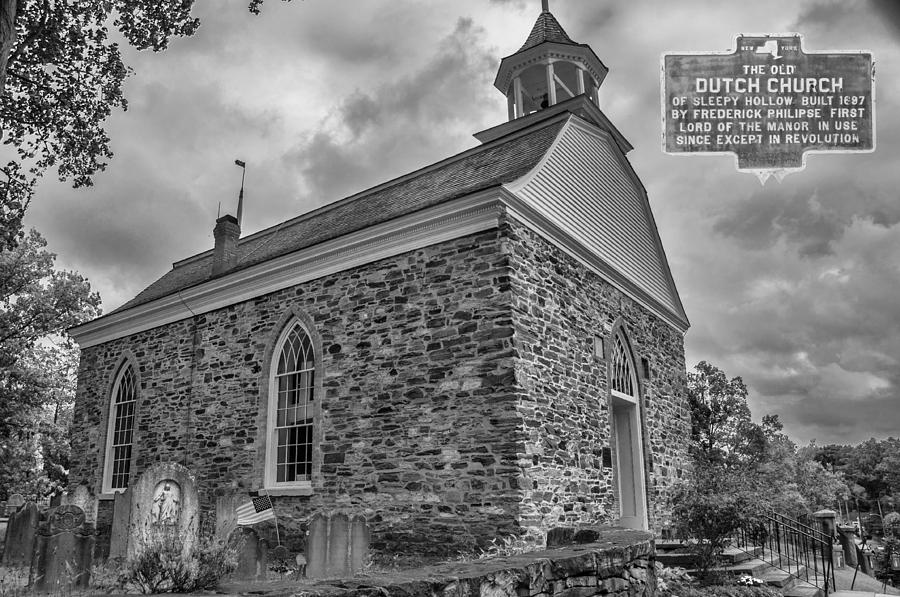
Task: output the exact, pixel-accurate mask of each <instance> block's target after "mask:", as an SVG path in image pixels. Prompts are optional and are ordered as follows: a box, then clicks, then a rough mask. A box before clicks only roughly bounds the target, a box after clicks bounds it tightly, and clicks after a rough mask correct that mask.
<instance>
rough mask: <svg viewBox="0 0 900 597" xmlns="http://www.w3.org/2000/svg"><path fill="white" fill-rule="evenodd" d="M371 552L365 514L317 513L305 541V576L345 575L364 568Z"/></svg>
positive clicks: (310, 523) (310, 524)
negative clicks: (349, 515)
mask: <svg viewBox="0 0 900 597" xmlns="http://www.w3.org/2000/svg"><path fill="white" fill-rule="evenodd" d="M368 552H369V528H368V525H367V524H366V520H365V518H363V517H362V516H354V517H353V519H352V520H350V519H349V518H348V517H347V515H346V514H341V513H337V514H332V515H330V516H325V515H324V514H316V515H315V516H313V517H312V519H311V520H310V522H309V537H308V538H307V542H306V562H307V565H306V576H307V577H309V578H327V577H346V576H350V575H351V574H353V573H355V572H357V571H359V570H362V569H363V567H364V566H365V562H366V557H367V555H368Z"/></svg>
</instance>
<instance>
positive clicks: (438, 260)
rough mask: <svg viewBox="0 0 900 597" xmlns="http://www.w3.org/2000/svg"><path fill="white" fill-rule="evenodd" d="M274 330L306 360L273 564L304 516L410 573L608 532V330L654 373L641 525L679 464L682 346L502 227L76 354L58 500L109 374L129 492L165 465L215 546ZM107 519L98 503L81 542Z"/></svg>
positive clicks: (254, 477)
mask: <svg viewBox="0 0 900 597" xmlns="http://www.w3.org/2000/svg"><path fill="white" fill-rule="evenodd" d="M293 317H298V318H300V319H301V321H303V322H304V324H306V326H307V327H308V329H309V331H310V332H311V335H312V338H313V342H314V344H315V350H316V354H317V359H318V360H319V361H320V362H321V368H320V369H319V370H318V371H319V373H320V374H319V379H318V382H319V383H320V384H321V386H320V388H319V390H318V393H317V394H316V398H315V400H316V402H317V404H318V406H317V408H318V412H317V415H316V422H315V428H316V432H315V433H316V435H315V444H316V450H315V452H314V454H315V456H314V462H313V480H312V484H313V491H312V495H306V496H304V495H278V496H276V497H274V498H273V502H274V504H275V509H276V512H277V514H278V516H279V522H280V524H281V526H282V529H283V530H282V537H283V538H286V539H287V544H288V547H289V548H291V549H292V550H293V551H294V552H300V551H303V549H304V547H305V541H306V539H305V532H306V531H307V521H309V520H310V519H311V518H312V516H313V515H315V514H317V513H324V514H329V513H333V512H341V513H343V514H346V515H347V516H350V517H354V516H363V517H364V518H365V519H366V521H367V524H368V526H369V528H370V529H371V531H372V538H371V544H370V546H371V548H372V550H373V551H376V552H381V551H391V552H393V553H412V554H417V555H422V556H429V555H447V554H452V553H457V552H471V551H473V549H475V548H476V547H485V546H486V545H487V543H488V542H489V541H490V540H491V539H494V538H497V537H508V536H510V535H521V534H527V535H529V537H530V538H531V540H532V541H533V542H535V543H540V542H542V541H543V537H544V534H545V533H546V532H547V530H549V529H550V528H552V527H556V526H561V525H577V524H578V523H594V524H596V523H598V522H604V521H609V520H613V519H615V518H617V517H618V509H617V505H616V503H615V499H616V498H615V494H616V492H615V491H614V488H613V478H612V469H610V468H604V466H603V450H604V448H608V447H609V435H610V431H609V422H608V420H607V416H608V412H609V405H608V403H607V401H608V391H607V383H606V366H607V365H606V363H605V362H604V361H603V360H602V359H600V360H598V359H595V358H594V356H593V341H594V337H595V336H596V335H601V336H605V337H606V338H607V340H608V339H609V333H610V330H611V326H612V325H613V323H614V322H617V321H622V322H623V323H624V325H625V327H626V329H627V331H628V335H629V339H630V340H631V343H632V346H633V347H634V350H635V352H636V354H637V355H638V356H639V357H645V358H647V359H649V361H650V363H651V367H652V369H653V375H652V377H651V379H649V380H645V381H644V382H643V383H644V389H643V396H644V404H643V415H644V421H643V424H644V439H645V443H646V444H647V447H648V449H647V455H648V457H647V463H646V469H647V474H648V477H649V481H648V484H647V486H648V493H649V501H650V504H651V509H650V517H651V522H652V524H653V525H654V526H655V527H657V528H658V527H659V526H661V523H660V521H662V520H663V519H664V517H665V512H664V511H663V510H661V507H662V504H663V503H664V502H665V499H666V497H667V492H668V489H669V487H670V486H671V484H672V482H673V481H674V480H675V479H677V478H678V476H680V474H681V473H682V471H683V469H684V467H685V463H686V454H685V447H684V441H683V438H685V437H687V433H688V431H689V416H688V412H687V409H686V407H685V403H684V392H683V383H684V373H685V369H684V350H683V344H682V336H681V334H680V333H679V332H677V331H676V330H674V329H673V328H671V326H669V325H668V324H666V323H664V322H663V321H662V320H660V319H659V318H658V317H656V316H654V315H653V314H652V313H650V312H649V311H647V310H646V309H644V308H643V307H641V306H640V305H638V304H637V303H635V302H634V301H632V300H631V299H629V298H628V297H626V296H625V295H623V294H622V293H621V292H619V291H618V290H616V289H615V288H614V287H612V286H611V285H610V284H608V283H607V282H605V281H604V280H602V279H601V278H599V277H598V276H596V275H594V274H593V273H591V272H589V271H587V270H586V269H585V268H583V267H582V266H581V265H580V264H578V263H577V262H576V261H574V260H573V259H572V258H570V257H569V256H568V255H567V254H565V253H563V252H562V251H560V250H558V249H556V248H555V247H554V246H553V245H550V244H549V243H547V242H546V241H544V240H543V239H542V238H541V237H539V236H537V235H536V234H534V233H533V232H531V231H530V230H529V229H527V228H526V227H525V226H524V225H522V224H520V223H519V222H517V221H516V220H514V219H509V220H508V221H507V222H505V223H504V224H503V225H502V226H501V227H500V228H499V229H495V230H490V231H486V232H483V233H479V234H474V235H470V236H467V237H464V238H460V239H456V240H453V241H446V242H443V243H441V244H438V245H433V246H430V247H427V248H424V249H420V250H416V251H412V252H410V253H406V254H403V255H399V256H396V257H392V258H388V259H384V260H381V261H379V262H376V263H372V264H368V265H365V266H360V267H357V268H354V269H351V270H348V271H344V272H339V273H335V274H332V275H328V276H325V277H322V278H319V279H317V280H313V281H310V282H306V283H304V284H301V285H298V286H295V287H292V288H288V289H285V290H282V291H279V292H275V293H271V294H269V295H266V296H263V297H259V298H256V299H253V300H249V301H246V302H244V303H240V304H237V305H233V306H230V307H227V308H223V309H220V310H217V311H214V312H210V313H205V314H201V315H198V316H195V317H193V318H190V319H187V320H183V321H179V322H175V323H172V324H168V325H165V326H161V327H159V328H155V329H152V330H148V331H145V332H141V333H137V334H134V335H132V336H129V337H126V338H121V339H118V340H115V341H111V342H108V343H105V344H102V345H98V346H94V347H90V348H87V349H85V350H83V351H82V357H81V365H80V368H79V378H78V393H77V398H76V411H75V420H74V428H73V434H72V435H73V455H74V456H73V459H72V460H73V466H72V471H71V474H70V479H71V482H72V483H73V484H75V485H77V484H79V483H88V484H89V485H90V486H91V487H95V488H96V491H97V492H98V493H99V492H100V486H101V480H102V473H103V458H104V449H105V444H106V429H107V421H108V409H109V397H110V395H111V391H112V384H113V380H114V379H115V376H116V373H117V372H118V370H119V368H120V367H121V366H123V364H124V363H129V364H131V365H132V366H133V367H134V368H135V372H136V374H137V383H138V388H139V396H138V407H137V415H136V417H137V419H136V421H137V424H136V432H135V443H134V446H135V448H134V458H133V465H132V471H131V475H132V482H133V480H134V479H135V478H136V477H137V475H139V474H141V473H142V472H143V471H145V470H146V469H147V468H148V467H149V466H151V465H152V464H154V463H158V462H177V463H181V464H183V465H184V466H186V467H188V468H189V469H190V470H191V471H192V472H193V473H194V475H195V476H196V479H197V487H198V490H199V493H200V509H201V519H200V528H201V530H203V529H211V528H214V527H215V521H214V520H213V518H214V512H215V510H216V500H217V498H222V497H224V496H231V495H234V496H236V498H235V499H238V498H241V499H238V501H239V502H240V501H242V499H243V498H246V497H247V494H248V492H249V491H251V490H256V489H258V488H259V487H260V486H261V485H262V482H263V463H264V459H265V458H264V455H265V441H266V438H265V420H266V419H265V408H266V403H267V400H268V394H267V384H268V377H269V367H270V363H271V360H272V352H273V350H274V345H275V343H276V342H277V339H278V337H279V335H280V334H281V332H282V331H283V329H284V327H285V326H286V325H287V324H288V323H289V322H290V321H291V319H292V318H293ZM111 519H112V502H111V500H105V501H104V502H102V503H101V505H100V508H99V511H98V526H99V528H100V529H101V530H102V532H105V525H108V523H109V521H111ZM266 525H269V526H271V523H269V522H267V523H263V524H261V525H259V526H258V529H257V530H259V531H260V532H261V534H262V536H264V537H266V538H271V539H274V533H270V532H269V530H270V529H269V530H267V528H266ZM269 535H271V537H269ZM101 537H106V536H105V535H101ZM104 550H106V552H108V540H107V545H106V546H100V547H99V548H98V552H99V553H104Z"/></svg>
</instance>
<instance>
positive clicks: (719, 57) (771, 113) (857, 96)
mask: <svg viewBox="0 0 900 597" xmlns="http://www.w3.org/2000/svg"><path fill="white" fill-rule="evenodd" d="M801 44H802V37H801V36H800V35H799V34H787V35H739V36H737V37H736V38H735V48H736V49H735V50H734V51H732V52H730V53H724V54H722V53H695V54H674V53H673V54H664V55H663V63H662V69H663V73H662V112H663V127H664V138H663V150H664V151H666V152H667V153H671V154H686V155H702V154H709V153H732V154H734V155H735V157H736V161H737V168H738V170H742V171H749V172H753V173H755V174H757V175H758V176H759V177H760V180H761V181H763V182H765V180H766V179H767V178H768V177H769V176H770V175H773V174H774V175H776V176H777V177H778V178H779V179H780V178H782V177H783V176H784V175H785V174H787V173H789V172H793V171H797V170H801V169H802V168H803V167H804V166H805V165H806V155H805V154H806V153H807V152H811V151H816V152H830V151H844V152H846V151H873V150H874V149H875V127H874V122H875V104H874V96H873V80H874V71H873V66H872V55H871V54H870V53H865V52H842V53H812V54H807V53H806V52H804V51H803V49H802V47H801Z"/></svg>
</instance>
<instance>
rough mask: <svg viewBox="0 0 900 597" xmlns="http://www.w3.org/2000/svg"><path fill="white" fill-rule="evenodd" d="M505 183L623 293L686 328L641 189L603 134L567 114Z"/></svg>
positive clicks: (621, 156)
mask: <svg viewBox="0 0 900 597" xmlns="http://www.w3.org/2000/svg"><path fill="white" fill-rule="evenodd" d="M505 187H506V189H507V190H508V191H510V192H512V193H513V194H514V195H516V196H517V197H518V198H519V199H521V200H522V201H524V202H525V203H526V204H527V205H529V206H530V207H532V208H534V209H535V210H536V211H537V212H538V213H539V214H541V215H542V216H543V217H544V218H546V219H547V220H549V221H550V222H551V223H552V224H553V225H555V226H556V227H557V228H558V229H560V230H562V231H563V232H564V233H565V234H566V235H568V236H570V237H572V238H574V239H575V240H576V241H577V242H579V243H580V244H581V245H582V246H584V247H585V248H587V249H588V250H589V252H590V253H592V254H593V255H595V256H596V257H598V258H599V259H600V260H602V262H604V263H605V264H608V266H610V267H611V269H612V272H611V273H613V274H614V275H613V276H611V277H612V278H613V279H611V281H612V282H613V283H615V282H616V278H620V280H621V282H624V284H620V286H624V288H623V290H625V292H626V293H627V294H629V295H632V296H633V297H634V298H636V299H637V300H639V301H640V302H643V303H648V304H649V306H651V307H656V310H657V311H660V310H662V311H663V312H664V314H668V316H669V317H667V319H669V320H670V321H673V323H676V324H677V325H678V327H680V328H682V329H683V330H686V329H687V327H688V325H689V324H688V319H687V315H686V314H685V312H684V307H683V306H682V303H681V299H680V298H679V296H678V291H677V289H676V288H675V282H674V280H673V279H672V274H671V271H670V270H669V265H668V261H667V260H666V255H665V252H664V250H663V247H662V242H661V241H660V238H659V233H658V232H657V229H656V223H655V221H654V219H653V214H652V213H651V211H650V204H649V201H648V199H647V193H646V191H645V190H644V187H643V185H641V183H640V181H639V180H638V178H637V175H636V174H635V173H634V170H633V169H632V168H631V165H630V164H629V163H628V161H627V159H626V158H625V156H624V154H623V153H622V152H621V150H620V149H619V147H618V145H617V144H616V142H615V140H614V139H613V137H612V135H611V134H610V133H609V132H608V131H605V130H603V129H601V128H599V127H597V126H594V125H593V124H590V123H588V122H586V121H584V120H582V119H580V118H578V117H577V116H571V117H570V118H569V122H568V123H567V125H566V127H565V128H564V129H563V131H561V132H560V134H559V137H558V138H557V140H556V142H555V143H554V144H553V147H551V149H550V150H549V151H548V152H547V154H546V155H545V156H544V158H543V159H542V160H541V161H540V163H539V164H538V165H537V166H536V167H535V168H534V169H533V170H532V171H531V172H529V173H527V174H526V175H524V176H523V177H522V178H520V179H519V180H517V181H515V182H513V183H510V184H507V185H505ZM636 294H637V295H639V296H635V295H636ZM642 299H644V300H642Z"/></svg>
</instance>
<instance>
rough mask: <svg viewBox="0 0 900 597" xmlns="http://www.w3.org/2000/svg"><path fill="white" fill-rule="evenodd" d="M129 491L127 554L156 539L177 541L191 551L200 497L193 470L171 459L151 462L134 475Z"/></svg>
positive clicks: (196, 536) (196, 535)
mask: <svg viewBox="0 0 900 597" xmlns="http://www.w3.org/2000/svg"><path fill="white" fill-rule="evenodd" d="M128 492H129V493H130V494H131V519H130V523H129V526H130V532H129V534H128V546H127V555H128V557H132V556H134V555H137V554H138V553H140V552H141V551H142V550H143V549H144V548H145V547H146V546H147V545H150V544H152V543H156V542H160V541H162V542H172V543H173V544H174V543H175V542H177V543H178V544H180V545H181V550H182V553H183V554H188V553H190V552H192V551H193V550H194V549H195V548H196V546H197V541H198V530H199V528H200V520H199V516H200V512H199V505H200V498H199V495H198V493H197V482H196V480H195V478H194V475H193V473H191V471H190V470H188V469H187V468H186V467H184V466H181V465H180V464H176V463H174V462H164V463H160V464H154V465H153V466H151V467H149V468H148V469H147V470H146V471H144V472H143V474H141V476H140V477H138V479H137V481H136V482H135V484H134V485H133V486H131V487H130V488H129V491H128Z"/></svg>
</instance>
